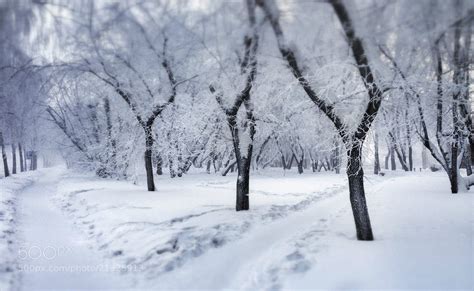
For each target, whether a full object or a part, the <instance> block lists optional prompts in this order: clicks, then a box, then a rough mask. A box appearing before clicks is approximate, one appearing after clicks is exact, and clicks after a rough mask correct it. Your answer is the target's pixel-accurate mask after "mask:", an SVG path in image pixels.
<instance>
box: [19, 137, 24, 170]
mask: <svg viewBox="0 0 474 291" xmlns="http://www.w3.org/2000/svg"><path fill="white" fill-rule="evenodd" d="M18 153H19V155H20V171H21V172H24V171H25V164H24V163H23V149H22V147H21V143H18Z"/></svg>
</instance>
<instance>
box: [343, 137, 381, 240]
mask: <svg viewBox="0 0 474 291" xmlns="http://www.w3.org/2000/svg"><path fill="white" fill-rule="evenodd" d="M361 144H362V143H359V142H354V145H350V149H349V150H348V152H347V163H348V165H347V177H348V179H349V194H350V201H351V206H352V213H353V215H354V221H355V225H356V232H357V239H358V240H373V239H374V236H373V234H372V226H371V225H370V218H369V212H368V210H367V202H366V199H365V190H364V171H363V169H362V152H361V151H362V148H361V146H360V145H361Z"/></svg>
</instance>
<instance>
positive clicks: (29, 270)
mask: <svg viewBox="0 0 474 291" xmlns="http://www.w3.org/2000/svg"><path fill="white" fill-rule="evenodd" d="M62 172H63V170H62V169H61V168H55V169H52V170H49V171H47V172H46V171H45V174H44V175H43V176H42V177H41V179H40V180H39V181H38V182H37V183H35V185H33V186H31V187H29V188H28V189H26V190H25V191H23V193H22V195H21V197H20V205H21V207H20V208H19V209H18V216H19V230H20V231H19V235H18V236H19V241H20V245H19V248H18V256H17V260H18V267H19V270H20V273H21V279H22V280H21V281H22V289H23V290H37V289H42V290H73V289H76V290H77V289H99V288H100V289H106V288H107V289H117V288H123V287H128V285H127V284H129V283H126V282H125V281H124V280H123V278H122V277H121V276H119V273H120V271H121V268H122V266H120V265H117V264H113V263H111V262H107V261H106V260H103V259H102V257H101V255H100V254H99V253H97V252H95V251H94V250H92V249H91V248H90V244H89V242H88V241H87V240H86V239H85V237H84V236H82V235H81V234H80V232H78V231H76V230H75V229H74V228H73V224H72V223H71V221H68V220H67V219H65V217H64V215H63V214H62V213H61V210H60V209H59V208H58V207H56V205H54V203H53V202H52V201H51V198H52V195H54V193H55V190H56V186H57V183H58V180H59V179H60V178H61V176H62Z"/></svg>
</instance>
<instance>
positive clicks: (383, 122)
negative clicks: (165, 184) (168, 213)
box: [2, 0, 474, 240]
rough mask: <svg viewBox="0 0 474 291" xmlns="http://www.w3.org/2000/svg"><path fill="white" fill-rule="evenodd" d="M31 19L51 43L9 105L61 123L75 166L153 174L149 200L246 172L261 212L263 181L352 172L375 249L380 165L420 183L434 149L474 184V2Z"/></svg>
mask: <svg viewBox="0 0 474 291" xmlns="http://www.w3.org/2000/svg"><path fill="white" fill-rule="evenodd" d="M27 7H29V8H30V11H35V13H34V15H37V17H36V18H37V19H36V22H37V23H42V25H41V26H39V27H40V28H41V31H42V32H43V33H44V32H48V35H49V38H48V41H47V42H41V41H37V42H35V45H37V46H40V47H41V50H39V51H42V52H43V53H42V54H40V55H35V54H34V53H31V52H29V53H28V54H27V53H24V55H25V57H24V60H23V61H21V62H17V63H15V64H14V65H11V66H10V73H9V74H10V75H12V72H13V74H14V75H15V77H14V78H10V79H9V78H6V77H5V76H3V77H2V78H3V80H4V81H5V84H8V86H11V84H16V85H12V86H11V87H12V88H13V89H11V90H10V91H8V92H7V91H4V92H7V93H4V94H3V95H2V96H8V97H6V98H9V100H13V101H18V100H22V101H21V102H17V103H19V108H20V109H21V108H23V106H26V107H28V108H34V110H38V112H39V113H38V114H34V116H38V118H37V119H36V120H35V119H30V118H26V119H25V120H26V121H25V123H26V124H33V125H34V124H38V120H41V122H46V120H48V121H50V122H52V124H54V125H55V129H54V130H55V131H54V132H50V133H48V134H47V135H48V136H54V137H55V138H56V139H55V140H56V142H57V143H58V148H59V149H60V150H61V152H62V153H63V156H64V157H65V159H66V161H67V163H68V164H69V165H70V166H80V167H87V168H90V169H93V170H95V172H96V173H97V175H99V176H101V177H113V178H118V179H124V178H132V179H137V177H138V176H139V175H140V174H141V173H142V170H141V168H142V167H143V165H144V172H145V173H146V180H147V189H148V190H149V191H154V190H156V189H157V186H158V189H159V185H156V184H155V181H154V176H155V175H161V174H163V172H164V170H165V169H167V171H168V172H169V174H170V176H171V177H181V176H183V175H184V174H186V173H187V172H188V171H189V170H190V169H192V168H203V169H204V168H205V169H206V170H207V171H208V172H211V170H212V169H214V171H216V172H220V173H221V174H223V175H226V174H227V173H228V172H230V171H236V172H237V182H236V210H238V211H239V210H247V209H249V204H250V203H249V192H250V191H249V181H250V176H251V175H250V172H251V170H252V169H262V168H266V167H281V168H283V169H288V168H291V166H292V165H293V164H294V165H296V167H297V169H298V172H299V173H303V171H304V170H305V169H308V168H311V169H312V171H313V172H316V171H320V170H321V169H325V170H334V171H335V172H337V173H339V172H340V170H341V168H345V169H346V173H347V176H348V181H349V190H350V201H351V205H352V210H353V214H354V220H355V224H356V230H357V237H358V239H360V240H372V239H373V234H372V229H371V224H370V219H369V213H368V210H367V205H366V201H365V191H364V165H369V164H370V165H373V171H374V173H375V174H378V173H380V171H381V168H383V167H384V168H385V169H387V168H389V166H390V167H391V169H395V167H396V164H397V163H398V164H399V165H400V167H401V168H402V169H403V170H405V171H412V170H414V169H415V167H419V162H418V160H420V156H421V154H420V151H419V150H417V148H418V149H419V147H421V146H423V147H424V148H425V150H424V151H423V152H424V155H423V163H424V165H423V167H426V166H427V165H426V160H427V159H426V158H427V154H426V153H427V152H428V153H429V154H430V155H431V156H432V159H433V160H434V161H436V162H437V163H439V165H440V167H441V168H443V169H444V170H445V171H446V173H447V175H448V177H449V181H450V184H451V190H452V192H453V193H457V192H458V191H462V190H465V189H468V188H469V186H470V185H471V184H472V183H473V182H474V179H472V176H470V175H471V164H472V162H473V158H474V154H473V153H472V151H473V149H474V144H473V133H472V113H471V110H472V108H471V99H470V98H471V97H470V93H471V92H470V91H469V90H470V87H469V86H470V72H471V71H472V59H473V58H472V49H471V35H472V25H473V22H474V20H473V15H474V13H473V11H474V10H473V4H472V3H470V2H469V1H462V0H452V1H444V2H441V1H440V2H432V1H428V0H426V1H417V2H413V1H408V0H407V1H403V0H400V1H364V2H360V3H359V2H358V1H354V2H349V1H342V0H329V1H325V2H320V1H319V2H318V1H314V2H311V1H302V2H298V1H285V0H281V1H278V2H277V1H275V0H242V2H227V1H223V2H218V1H196V2H193V3H192V4H190V3H187V2H186V1H178V0H177V1H159V2H156V1H132V0H129V1H120V2H118V1H112V0H110V1H101V2H100V3H99V2H96V1H78V2H77V3H69V2H63V1H60V0H58V1H41V2H36V3H35V4H34V5H30V6H27ZM15 10H18V9H15ZM21 18H22V17H19V19H21ZM23 19H31V17H30V16H28V15H27V14H26V16H25V17H23ZM35 35H37V36H38V37H41V35H42V34H41V33H35ZM413 36H417V37H416V39H414V38H413ZM30 38H31V37H30ZM18 42H19V40H18ZM23 45H24V46H25V47H27V45H26V44H25V43H23ZM30 45H31V44H30ZM45 51H47V52H48V53H47V54H46V53H45ZM33 57H36V59H35V60H33V59H32V58H33ZM6 59H10V60H11V59H14V58H12V57H9V58H6ZM16 72H21V73H16ZM20 75H25V76H28V80H29V82H27V83H28V88H30V87H31V88H30V89H28V90H25V87H23V85H24V81H21V78H20V77H19V76H20ZM2 88H3V87H2ZM13 92H16V93H13ZM33 93H34V94H33ZM14 94H20V95H21V97H20V98H15V97H12V96H14ZM20 95H18V96H20ZM4 98H5V97H4ZM28 98H29V99H28ZM23 100H32V101H31V102H32V103H28V102H30V101H28V102H23ZM5 104H6V103H3V102H2V105H3V106H2V112H6V110H7V108H10V105H8V106H6V105H5ZM27 104H29V105H27ZM18 112H21V110H20V111H18ZM19 115H20V116H25V115H21V114H19ZM26 116H28V115H26ZM2 122H3V123H2V124H3V125H2V128H7V129H9V130H10V129H12V128H13V127H12V125H11V124H10V123H11V119H10V118H6V117H5V118H4V119H3V121H2ZM9 122H10V123H9ZM46 124H48V123H46ZM45 126H48V125H45ZM28 128H30V129H28V130H29V131H28V134H26V135H25V138H27V139H28V140H34V138H33V137H34V134H32V132H33V131H31V130H32V129H31V128H34V126H33V127H29V126H28ZM10 131H12V130H10ZM12 132H13V131H12ZM15 132H20V131H15ZM11 136H12V141H11V143H10V144H16V143H17V142H16V141H14V139H15V138H14V137H13V136H14V135H11ZM37 139H38V138H37ZM367 139H369V140H370V143H367V142H366V140H367ZM425 151H426V152H425ZM385 154H386V155H385ZM382 155H383V156H382ZM344 166H345V167H344ZM461 168H465V169H466V171H467V175H468V177H467V178H466V177H463V176H462V175H461V170H460V169H461Z"/></svg>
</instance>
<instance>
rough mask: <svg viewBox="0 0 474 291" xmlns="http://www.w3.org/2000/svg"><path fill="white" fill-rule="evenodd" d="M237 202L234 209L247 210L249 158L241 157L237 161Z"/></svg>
mask: <svg viewBox="0 0 474 291" xmlns="http://www.w3.org/2000/svg"><path fill="white" fill-rule="evenodd" d="M237 171H238V177H237V203H236V205H235V210H237V211H241V210H249V182H250V159H248V158H241V159H240V162H239V161H238V162H237Z"/></svg>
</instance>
